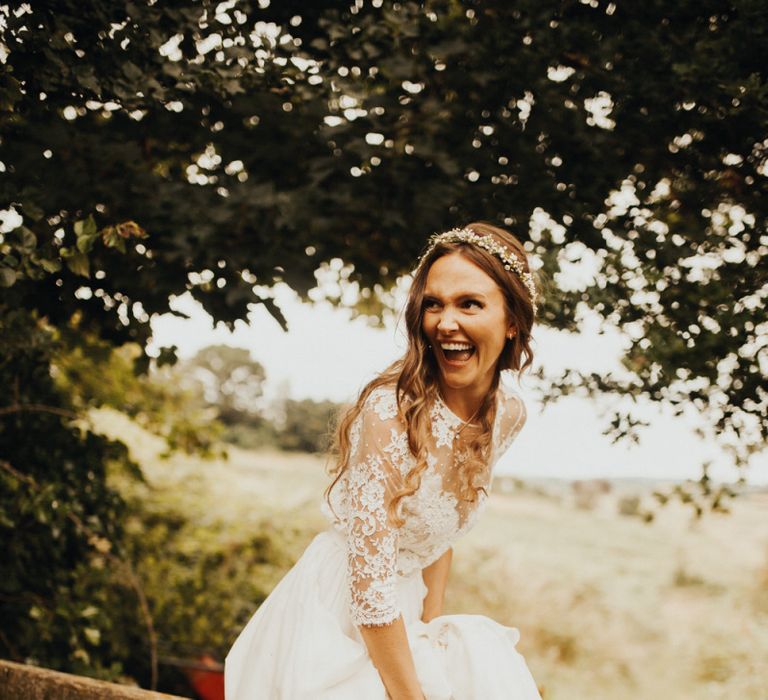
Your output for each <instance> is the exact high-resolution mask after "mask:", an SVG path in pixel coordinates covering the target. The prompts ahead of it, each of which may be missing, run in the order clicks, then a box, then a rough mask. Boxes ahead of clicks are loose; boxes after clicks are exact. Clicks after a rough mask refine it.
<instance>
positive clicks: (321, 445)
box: [276, 399, 339, 453]
mask: <svg viewBox="0 0 768 700" xmlns="http://www.w3.org/2000/svg"><path fill="white" fill-rule="evenodd" d="M281 413H282V420H281V421H279V423H278V426H277V435H276V444H277V446H278V447H279V448H280V449H283V450H288V451H291V452H293V451H298V452H317V453H323V452H327V451H328V449H329V447H330V444H331V434H332V430H333V425H334V422H335V420H336V418H337V417H338V413H339V405H338V404H336V403H334V402H333V401H313V400H312V399H301V400H298V401H297V400H296V399H285V400H284V401H283V402H282V407H281Z"/></svg>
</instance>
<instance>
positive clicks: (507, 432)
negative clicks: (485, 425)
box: [496, 380, 528, 442]
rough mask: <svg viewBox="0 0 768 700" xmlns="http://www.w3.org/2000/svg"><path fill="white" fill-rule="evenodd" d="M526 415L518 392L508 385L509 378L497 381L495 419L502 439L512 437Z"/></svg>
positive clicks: (522, 423)
mask: <svg viewBox="0 0 768 700" xmlns="http://www.w3.org/2000/svg"><path fill="white" fill-rule="evenodd" d="M527 417H528V413H527V411H526V408H525V403H524V402H523V399H522V397H521V396H520V394H519V393H518V392H517V391H516V390H515V389H513V388H512V386H510V384H509V380H507V381H506V382H505V381H504V380H502V381H501V382H499V389H498V391H497V405H496V419H497V421H498V425H499V428H500V430H499V433H500V437H501V439H502V441H504V442H506V441H507V440H511V439H513V438H514V437H515V435H517V433H518V432H519V431H520V430H521V429H522V427H523V425H525V421H526V418H527Z"/></svg>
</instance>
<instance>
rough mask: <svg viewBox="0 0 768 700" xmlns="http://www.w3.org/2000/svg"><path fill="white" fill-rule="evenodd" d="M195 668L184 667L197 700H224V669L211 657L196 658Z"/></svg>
mask: <svg viewBox="0 0 768 700" xmlns="http://www.w3.org/2000/svg"><path fill="white" fill-rule="evenodd" d="M196 661H197V663H196V664H195V668H186V669H184V674H185V675H186V676H187V680H189V684H190V685H191V686H192V689H193V690H194V691H195V694H196V695H197V697H198V698H199V700H224V669H223V667H222V665H221V664H220V663H219V662H218V661H216V660H215V659H213V658H212V657H210V656H208V655H205V656H200V657H198V658H197V659H196Z"/></svg>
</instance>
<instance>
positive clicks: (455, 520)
mask: <svg viewBox="0 0 768 700" xmlns="http://www.w3.org/2000/svg"><path fill="white" fill-rule="evenodd" d="M497 396H498V398H497V409H496V419H495V423H494V428H493V436H492V449H491V456H490V459H489V464H488V465H487V467H486V469H485V471H484V472H483V473H482V474H481V475H480V478H479V479H476V480H475V485H477V486H482V487H484V488H485V489H486V490H489V489H490V482H491V476H492V472H491V470H492V466H493V464H494V463H495V462H496V460H497V459H498V458H499V457H500V456H501V455H502V454H503V453H504V452H505V451H506V449H507V448H508V447H509V445H510V444H511V442H512V440H514V438H515V436H516V435H517V434H518V432H519V431H520V429H521V428H522V426H523V423H524V422H525V415H526V414H525V407H524V405H523V402H522V401H521V399H520V397H519V396H517V394H515V393H514V392H513V391H512V390H511V389H509V388H508V387H504V386H503V385H500V387H499V391H498V393H497ZM463 425H464V422H463V421H462V420H461V419H460V418H458V416H456V415H455V414H454V413H452V412H451V410H450V409H449V408H448V407H447V406H446V405H445V403H444V402H443V401H442V400H441V399H438V400H437V401H436V402H435V404H434V405H433V407H432V409H431V436H430V439H429V442H428V457H427V469H426V470H425V471H424V472H423V473H422V479H421V485H420V487H419V489H418V490H417V491H416V493H414V494H413V495H412V496H408V497H406V498H404V499H403V502H402V506H403V507H402V515H403V518H404V520H405V522H404V524H403V525H402V526H401V527H399V528H397V527H394V526H393V525H392V524H391V523H390V522H389V519H388V517H387V505H388V503H389V502H390V499H391V498H392V496H393V495H394V494H395V493H397V492H398V491H399V490H400V489H401V488H402V485H403V480H404V478H405V476H406V475H407V474H408V472H409V471H410V469H411V468H412V467H413V466H414V464H415V460H414V457H413V455H411V453H410V451H409V449H408V438H407V435H406V431H405V426H404V425H403V423H402V422H401V420H400V419H399V417H398V412H397V403H396V399H395V392H394V388H389V387H380V388H378V389H376V390H375V391H373V392H372V393H371V395H370V396H369V397H368V399H367V400H366V402H365V404H364V406H363V410H362V412H361V414H360V416H358V418H357V420H356V421H355V422H354V423H353V425H352V427H351V430H350V442H351V451H350V455H351V456H350V462H349V467H348V468H347V469H346V470H345V472H344V473H343V475H342V477H341V478H340V479H339V481H338V482H337V483H336V485H335V487H334V489H333V490H332V492H331V496H330V504H331V509H328V508H324V511H325V513H326V515H327V516H328V517H329V518H330V519H331V521H332V523H333V526H334V527H335V528H336V529H337V530H339V531H340V532H341V533H342V534H343V535H344V536H345V537H346V541H347V553H348V578H349V590H350V605H351V617H352V620H353V622H355V623H356V624H365V625H382V624H389V623H391V622H393V621H394V620H396V619H397V618H398V616H399V614H400V611H399V609H398V604H397V592H396V588H395V584H396V581H397V576H398V575H400V576H408V575H410V574H412V573H414V572H415V571H417V570H419V569H423V568H424V567H426V566H429V564H431V563H432V562H434V561H435V560H436V559H438V558H439V557H440V556H441V555H442V554H443V553H444V552H445V551H446V550H447V549H448V547H450V546H451V544H452V543H453V542H454V541H455V540H456V538H457V537H459V536H460V535H461V534H463V533H464V532H466V531H467V530H468V529H469V528H470V527H472V525H473V524H474V522H475V520H476V518H477V515H478V514H479V512H480V510H481V509H482V507H483V505H484V503H485V500H486V496H485V494H484V493H483V492H482V491H481V492H480V493H479V494H478V497H477V499H475V500H474V501H469V500H467V499H466V498H463V497H462V482H461V480H460V476H459V475H460V469H459V467H460V462H461V460H462V459H466V454H467V440H468V438H470V437H471V431H472V430H474V427H473V426H466V427H463V428H462V426H463ZM459 430H461V432H460V433H459V434H458V435H457V433H458V432H459Z"/></svg>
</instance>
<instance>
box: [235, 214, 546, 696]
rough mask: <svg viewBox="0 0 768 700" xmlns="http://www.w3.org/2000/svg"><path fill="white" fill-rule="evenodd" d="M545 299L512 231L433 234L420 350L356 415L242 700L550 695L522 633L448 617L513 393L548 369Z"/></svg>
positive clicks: (257, 646)
mask: <svg viewBox="0 0 768 700" xmlns="http://www.w3.org/2000/svg"><path fill="white" fill-rule="evenodd" d="M535 314H536V287H535V285H534V281H533V277H532V275H531V272H530V269H529V266H528V261H527V259H526V255H525V251H524V249H523V246H522V245H521V244H520V242H519V241H518V240H517V239H516V238H515V237H514V236H512V235H511V234H510V233H508V232H507V231H504V230H503V229H500V228H497V227H495V226H491V225H489V224H482V223H473V224H470V225H469V226H467V227H465V228H462V229H453V230H451V231H448V232H446V233H442V234H439V235H435V236H432V238H431V239H430V240H429V243H428V246H427V248H426V251H425V253H424V254H423V255H422V257H421V259H420V260H419V262H418V264H417V266H416V269H415V271H414V275H413V284H412V286H411V290H410V293H409V297H408V302H407V306H406V310H405V320H406V326H407V332H408V348H407V350H406V352H405V355H404V356H403V357H402V358H401V359H400V360H398V361H397V362H395V363H394V364H393V365H392V366H390V367H389V368H387V369H386V370H385V371H384V372H382V373H381V374H380V375H379V376H378V377H377V378H376V379H374V380H373V381H372V382H370V383H369V384H368V385H367V386H366V387H365V388H364V389H363V391H362V393H361V394H360V396H359V398H358V400H357V402H356V403H355V404H354V406H352V408H351V409H349V410H348V412H347V413H346V414H345V415H344V416H343V417H342V419H341V421H340V424H339V427H338V430H337V436H336V443H337V452H338V460H337V464H336V470H335V479H334V480H333V482H332V483H331V484H330V486H329V487H328V490H327V491H326V499H325V503H324V504H323V510H324V512H325V514H326V515H327V517H328V519H329V521H330V526H329V528H328V530H326V531H325V532H323V533H321V534H319V535H317V537H315V539H314V540H313V541H312V542H311V544H310V545H309V547H308V548H307V549H306V551H305V552H304V554H303V555H302V557H301V558H300V559H299V561H298V562H297V563H296V565H295V566H294V567H293V569H291V571H289V572H288V574H287V575H286V576H285V578H283V580H282V581H281V582H280V583H279V584H278V585H277V586H276V587H275V589H274V590H273V592H272V593H271V594H270V596H269V597H268V598H267V599H266V600H265V601H264V603H263V604H262V605H261V607H259V609H258V610H257V611H256V613H255V614H254V615H253V617H252V618H251V620H250V622H248V624H247V625H246V627H245V629H244V630H243V631H242V632H241V633H240V636H239V637H238V638H237V640H236V641H235V643H234V645H233V647H232V649H231V650H230V652H229V654H228V656H227V659H226V665H225V688H226V698H227V700H261V699H262V698H263V699H265V700H266V699H268V700H273V699H274V700H299V699H301V700H319V699H325V700H379V699H381V700H384V699H385V698H392V699H393V700H404V699H410V698H417V699H419V700H421V699H423V698H426V699H427V700H449V699H452V700H538V699H539V698H540V696H539V692H538V690H537V688H536V684H535V683H534V681H533V678H532V677H531V674H530V672H529V670H528V668H527V666H526V664H525V660H524V659H523V657H522V656H521V655H520V654H519V653H518V652H517V650H516V649H515V645H516V643H517V641H518V639H519V633H518V631H517V630H516V629H515V628H512V627H505V626H502V625H500V624H498V623H496V622H494V621H493V620H491V619H489V618H487V617H483V616H480V615H444V614H442V607H443V598H444V593H445V587H446V582H447V579H448V573H449V570H450V566H451V555H452V550H451V545H452V543H453V542H454V541H455V540H456V539H457V538H458V537H459V536H460V535H462V534H464V533H465V532H467V531H468V530H469V529H470V528H471V527H472V526H473V524H474V523H475V521H476V519H477V517H478V515H479V513H480V511H481V510H482V509H483V506H484V505H485V502H486V499H487V496H488V491H489V489H490V485H491V470H492V467H493V464H494V463H495V461H496V460H497V458H498V457H500V456H501V455H502V454H503V453H504V451H505V450H506V449H507V448H508V447H509V445H510V444H511V442H512V440H513V439H514V438H515V436H516V435H517V433H518V432H519V431H520V429H521V428H522V426H523V423H524V422H525V415H526V414H525V407H524V406H523V403H522V401H521V400H520V398H519V397H518V396H517V395H516V394H515V393H514V392H513V391H512V390H511V389H509V388H508V387H507V386H505V384H503V383H502V382H501V381H500V373H501V372H502V371H503V370H512V371H513V372H517V373H519V372H520V371H522V370H524V369H525V368H526V367H528V365H530V364H531V361H532V351H531V347H530V335H531V327H532V325H533V321H534V317H535Z"/></svg>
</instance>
